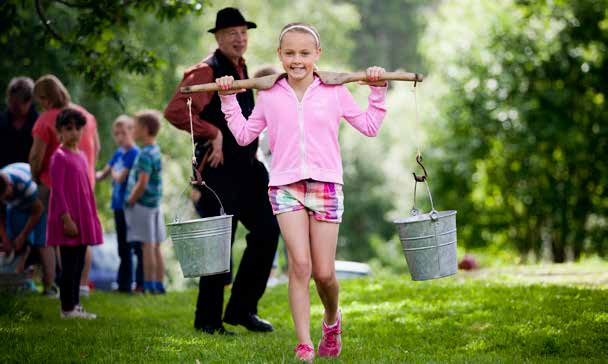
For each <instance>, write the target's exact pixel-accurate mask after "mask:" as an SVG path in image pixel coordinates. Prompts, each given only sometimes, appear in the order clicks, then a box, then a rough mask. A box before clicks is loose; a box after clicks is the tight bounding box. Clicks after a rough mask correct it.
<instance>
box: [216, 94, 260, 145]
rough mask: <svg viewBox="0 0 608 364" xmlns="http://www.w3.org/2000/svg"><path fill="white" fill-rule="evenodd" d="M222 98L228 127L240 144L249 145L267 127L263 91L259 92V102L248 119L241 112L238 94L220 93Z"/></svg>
mask: <svg viewBox="0 0 608 364" xmlns="http://www.w3.org/2000/svg"><path fill="white" fill-rule="evenodd" d="M220 100H222V112H223V113H224V116H225V117H226V122H227V123H228V128H229V129H230V131H231V132H232V134H233V135H234V138H235V139H236V142H237V143H239V145H240V146H246V145H249V143H251V142H252V141H253V140H254V139H255V138H257V137H258V136H259V135H260V133H261V132H262V131H263V130H264V129H265V128H266V118H265V117H264V107H263V105H264V96H263V93H262V92H260V93H259V94H258V99H257V102H256V104H255V107H254V108H253V111H252V112H251V115H249V118H248V119H245V117H244V116H243V113H242V112H241V106H240V105H239V103H238V101H237V99H236V94H232V95H220Z"/></svg>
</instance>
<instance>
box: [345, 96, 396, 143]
mask: <svg viewBox="0 0 608 364" xmlns="http://www.w3.org/2000/svg"><path fill="white" fill-rule="evenodd" d="M370 89H371V93H370V95H369V97H368V102H369V106H368V107H367V110H366V111H361V109H360V108H359V105H357V103H356V102H355V99H354V98H353V95H351V93H350V92H349V91H348V89H347V88H346V87H344V86H338V87H337V93H338V103H339V105H340V107H341V108H342V117H344V119H346V121H348V122H349V123H350V125H352V126H353V127H354V128H355V129H357V130H358V131H360V132H361V133H362V134H364V135H367V136H370V137H373V136H376V135H378V131H379V130H380V125H382V120H383V119H384V115H385V114H386V106H385V103H384V101H385V100H386V90H387V87H373V86H370Z"/></svg>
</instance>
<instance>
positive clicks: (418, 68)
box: [349, 0, 437, 73]
mask: <svg viewBox="0 0 608 364" xmlns="http://www.w3.org/2000/svg"><path fill="white" fill-rule="evenodd" d="M349 2H350V3H352V4H355V5H356V6H357V9H358V11H359V13H360V14H361V26H360V27H359V28H357V29H356V30H354V31H353V32H351V35H352V38H353V39H354V41H355V50H354V52H353V56H352V64H353V65H354V66H355V67H357V68H360V69H365V68H366V67H369V66H370V65H379V66H382V67H384V68H386V69H387V70H394V69H398V68H401V69H406V70H408V71H412V72H420V73H422V72H425V71H426V69H425V68H424V64H423V62H422V57H421V55H420V54H419V52H418V39H419V38H420V35H421V34H422V32H423V30H424V25H425V24H424V17H423V16H422V12H423V11H424V10H425V9H427V8H429V7H430V6H432V5H433V4H434V3H436V2H437V1H436V0H433V1H430V2H429V1H420V0H383V1H374V0H349Z"/></svg>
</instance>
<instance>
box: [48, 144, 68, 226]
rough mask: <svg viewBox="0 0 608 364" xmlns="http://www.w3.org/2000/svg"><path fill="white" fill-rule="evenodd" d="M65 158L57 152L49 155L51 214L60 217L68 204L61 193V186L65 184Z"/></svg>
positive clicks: (62, 190) (66, 209)
mask: <svg viewBox="0 0 608 364" xmlns="http://www.w3.org/2000/svg"><path fill="white" fill-rule="evenodd" d="M65 169H66V166H65V160H64V158H63V157H62V156H61V155H59V154H58V153H55V154H53V156H52V157H51V167H50V172H51V191H52V192H51V193H52V196H53V200H52V201H53V205H52V206H53V211H51V213H52V214H53V216H56V217H57V218H60V217H61V215H63V214H64V213H65V212H67V211H68V204H67V202H66V200H65V195H64V194H63V192H64V189H63V186H64V184H65Z"/></svg>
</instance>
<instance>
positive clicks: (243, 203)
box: [164, 8, 279, 335]
mask: <svg viewBox="0 0 608 364" xmlns="http://www.w3.org/2000/svg"><path fill="white" fill-rule="evenodd" d="M255 27H256V25H255V23H252V22H249V21H246V20H245V18H244V17H243V15H241V13H240V12H239V10H238V9H235V8H225V9H222V10H220V11H219V12H218V13H217V18H216V22H215V27H214V28H213V29H210V30H209V32H211V33H214V34H215V39H216V41H217V44H218V48H217V50H216V51H215V52H214V53H213V54H211V55H210V56H209V57H207V58H206V59H205V60H203V61H202V62H200V63H198V64H196V65H194V66H192V67H191V68H190V69H188V70H187V71H186V72H185V73H184V78H183V80H182V82H181V83H180V84H179V86H178V90H177V92H176V93H175V95H174V96H173V98H172V99H171V101H170V102H169V105H167V107H166V109H165V112H164V115H165V117H166V118H167V120H169V121H170V122H171V124H173V125H174V126H175V127H177V128H179V129H182V130H185V131H187V132H190V119H189V111H188V106H187V104H186V101H187V99H188V97H192V122H193V131H194V140H195V143H196V157H197V161H198V165H199V171H200V172H201V174H202V177H203V180H204V181H205V182H206V183H207V185H208V186H210V187H211V188H212V189H213V190H215V192H216V193H217V194H218V196H219V198H220V199H221V200H222V203H223V205H224V209H225V211H226V213H227V214H232V215H234V219H233V222H232V241H233V242H234V236H235V232H236V226H237V222H240V223H241V224H242V225H244V226H245V228H246V229H247V230H249V234H247V236H246V240H247V247H246V248H245V251H244V253H243V257H242V259H241V263H240V266H239V269H238V271H237V274H236V277H235V279H234V284H233V285H232V294H231V296H230V300H229V302H228V305H227V307H226V313H225V315H224V320H223V321H224V322H226V323H228V324H231V325H242V326H245V327H246V328H247V329H248V330H251V331H258V332H269V331H272V330H273V328H272V325H271V324H270V323H268V322H267V321H264V320H262V319H260V318H259V317H258V316H257V304H258V301H259V300H260V298H261V297H262V295H263V294H264V290H265V289H266V282H267V281H268V276H269V274H270V269H271V267H272V261H273V258H274V254H275V252H276V248H277V243H278V239H279V226H278V224H277V221H276V219H275V217H274V215H273V214H272V209H271V207H270V202H269V200H268V172H267V171H266V168H265V167H264V165H263V164H262V163H261V162H260V161H258V160H257V159H256V151H257V148H258V141H257V140H256V141H254V142H253V143H251V144H250V145H248V146H246V147H241V146H239V145H238V144H237V142H236V140H235V139H234V137H233V136H232V133H231V132H230V130H229V129H228V126H227V124H226V120H225V119H224V114H223V113H222V111H221V103H220V100H219V96H218V94H217V93H216V92H214V93H210V92H205V93H194V94H188V95H186V94H182V93H180V92H179V87H182V86H189V85H194V84H201V83H209V82H214V81H215V79H216V78H218V77H222V76H226V75H230V76H233V77H234V78H235V79H237V80H239V79H245V78H248V76H247V66H246V65H245V60H244V59H243V54H244V53H245V51H246V50H247V30H248V29H251V28H255ZM237 99H238V102H239V104H240V106H241V109H242V111H243V115H244V116H245V117H248V116H249V115H250V114H251V111H252V110H253V106H254V101H253V92H252V91H251V90H247V91H246V92H242V93H239V94H238V96H237ZM199 190H200V198H198V202H196V203H195V207H196V210H197V211H198V213H199V215H200V216H201V217H209V216H216V215H218V214H219V210H220V206H219V204H218V202H217V200H216V199H215V197H214V196H213V195H212V194H211V192H209V191H208V190H207V189H205V188H202V189H199ZM231 278H232V273H231V272H230V273H226V274H219V275H213V276H206V277H201V279H200V283H199V294H198V300H197V304H196V312H195V319H194V327H195V328H196V329H199V330H202V331H203V332H206V333H209V334H213V333H215V332H218V333H219V334H224V335H232V334H233V333H232V332H230V331H227V330H225V328H224V326H223V325H222V307H223V302H224V286H225V285H227V284H229V283H230V281H231Z"/></svg>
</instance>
